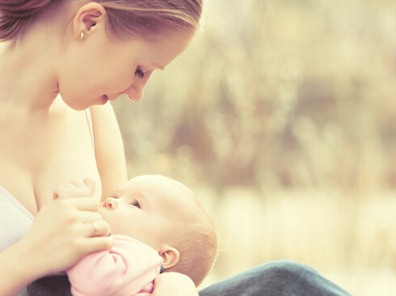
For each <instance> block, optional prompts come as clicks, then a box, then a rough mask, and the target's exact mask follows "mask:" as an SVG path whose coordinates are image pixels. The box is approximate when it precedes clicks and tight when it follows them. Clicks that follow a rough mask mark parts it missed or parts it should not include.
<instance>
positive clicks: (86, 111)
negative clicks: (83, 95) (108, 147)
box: [84, 108, 95, 151]
mask: <svg viewBox="0 0 396 296" xmlns="http://www.w3.org/2000/svg"><path fill="white" fill-rule="evenodd" d="M84 112H85V118H86V119H87V124H88V128H89V133H90V135H91V141H92V148H93V150H94V151H95V137H94V133H93V125H92V116H91V109H89V108H87V109H85V111H84Z"/></svg>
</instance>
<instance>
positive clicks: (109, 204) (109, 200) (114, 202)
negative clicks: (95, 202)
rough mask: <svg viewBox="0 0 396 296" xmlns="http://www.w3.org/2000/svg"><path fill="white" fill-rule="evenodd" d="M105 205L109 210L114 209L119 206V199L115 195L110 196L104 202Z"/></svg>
mask: <svg viewBox="0 0 396 296" xmlns="http://www.w3.org/2000/svg"><path fill="white" fill-rule="evenodd" d="M103 207H104V208H106V209H109V210H114V209H115V208H116V207H117V200H116V199H115V198H113V197H108V198H106V199H105V201H104V202H103Z"/></svg>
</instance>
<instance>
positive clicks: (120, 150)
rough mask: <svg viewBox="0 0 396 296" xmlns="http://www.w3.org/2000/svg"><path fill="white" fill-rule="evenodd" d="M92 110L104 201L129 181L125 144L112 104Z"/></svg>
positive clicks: (97, 160)
mask: <svg viewBox="0 0 396 296" xmlns="http://www.w3.org/2000/svg"><path fill="white" fill-rule="evenodd" d="M90 110H91V115H92V125H93V130H94V139H95V153H96V162H97V165H98V169H99V174H100V178H101V182H102V191H103V192H102V199H103V198H105V197H108V196H109V195H110V194H112V193H113V191H114V190H116V189H117V188H119V187H120V186H121V185H124V184H125V182H126V181H127V169H126V160H125V152H124V144H123V142H122V137H121V132H120V128H119V126H118V122H117V119H116V117H115V114H114V111H113V108H112V106H111V105H110V103H107V104H106V105H104V106H93V107H91V108H90Z"/></svg>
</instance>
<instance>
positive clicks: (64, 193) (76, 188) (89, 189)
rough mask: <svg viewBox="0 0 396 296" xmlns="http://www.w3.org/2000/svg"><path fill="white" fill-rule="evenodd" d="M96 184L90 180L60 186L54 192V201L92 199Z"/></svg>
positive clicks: (75, 181) (77, 180) (78, 180)
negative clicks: (78, 198)
mask: <svg viewBox="0 0 396 296" xmlns="http://www.w3.org/2000/svg"><path fill="white" fill-rule="evenodd" d="M95 188H96V182H95V181H94V180H92V179H90V178H85V179H83V180H81V179H76V180H73V181H71V182H69V183H66V184H63V185H60V186H58V187H57V188H56V190H55V191H54V194H53V196H54V199H66V198H76V197H91V196H93V194H94V193H95Z"/></svg>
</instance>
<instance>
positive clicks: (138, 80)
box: [125, 71, 152, 101]
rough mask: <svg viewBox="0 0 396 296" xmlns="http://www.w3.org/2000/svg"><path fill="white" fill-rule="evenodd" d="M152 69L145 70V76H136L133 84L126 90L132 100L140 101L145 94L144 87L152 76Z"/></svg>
mask: <svg viewBox="0 0 396 296" xmlns="http://www.w3.org/2000/svg"><path fill="white" fill-rule="evenodd" d="M151 73H152V71H146V72H144V76H143V77H138V76H135V77H134V79H133V82H132V84H131V86H130V87H129V88H128V89H127V90H126V91H125V94H126V95H127V96H128V97H129V98H130V99H131V100H132V101H139V100H140V99H141V98H142V97H143V94H144V88H145V87H146V84H147V81H148V80H149V78H150V76H151Z"/></svg>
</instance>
